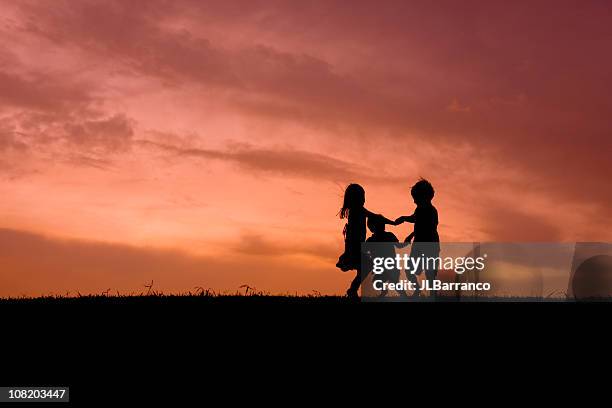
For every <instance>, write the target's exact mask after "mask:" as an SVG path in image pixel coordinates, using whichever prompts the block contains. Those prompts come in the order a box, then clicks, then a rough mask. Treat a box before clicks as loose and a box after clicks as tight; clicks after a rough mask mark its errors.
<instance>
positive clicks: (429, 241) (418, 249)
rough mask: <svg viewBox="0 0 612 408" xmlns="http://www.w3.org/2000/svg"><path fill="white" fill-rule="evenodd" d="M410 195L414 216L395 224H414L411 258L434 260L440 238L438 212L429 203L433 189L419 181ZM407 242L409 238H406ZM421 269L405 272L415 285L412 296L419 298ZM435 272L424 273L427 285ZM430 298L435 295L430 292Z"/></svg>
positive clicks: (437, 254)
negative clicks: (423, 257) (422, 257)
mask: <svg viewBox="0 0 612 408" xmlns="http://www.w3.org/2000/svg"><path fill="white" fill-rule="evenodd" d="M410 194H411V195H412V198H413V200H414V203H415V204H416V209H415V211H414V214H412V215H408V216H402V217H399V218H398V219H396V220H395V223H396V224H401V223H403V222H410V223H413V224H414V232H413V233H412V234H411V236H414V243H413V245H412V248H411V250H410V256H411V257H420V256H422V255H424V256H425V257H426V258H434V257H438V256H439V255H440V237H439V236H438V210H436V207H434V206H433V204H432V203H431V201H432V200H433V198H434V194H435V191H434V188H433V186H432V185H431V183H430V182H429V181H427V180H425V179H423V178H422V179H420V180H419V181H417V183H416V184H415V185H414V186H412V189H411V190H410ZM406 240H407V241H409V240H410V237H408V238H406ZM422 270H423V268H422V267H419V268H417V269H416V270H414V271H409V270H406V275H407V277H408V279H409V280H410V281H411V282H412V283H413V284H414V285H416V288H417V289H416V290H415V292H414V296H419V293H420V289H419V286H418V283H417V278H416V277H417V275H420V274H421V271H422ZM437 272H438V271H437V270H435V269H429V270H426V271H425V276H426V278H427V280H428V281H429V283H430V284H431V282H432V281H433V280H434V279H435V278H436V275H437ZM431 296H432V297H435V296H436V293H435V292H434V291H432V293H431Z"/></svg>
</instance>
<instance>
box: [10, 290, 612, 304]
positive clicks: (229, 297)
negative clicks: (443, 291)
mask: <svg viewBox="0 0 612 408" xmlns="http://www.w3.org/2000/svg"><path fill="white" fill-rule="evenodd" d="M605 300H606V301H610V300H611V299H605ZM565 301H567V300H566V299H563V298H539V297H511V296H508V297H483V296H481V297H478V298H473V297H462V298H461V299H456V298H453V297H438V298H436V299H435V300H433V299H431V298H428V297H426V296H423V297H419V298H408V299H406V298H404V299H401V298H399V297H389V298H384V299H379V298H365V299H362V300H361V301H360V300H352V299H348V298H347V297H345V296H324V295H319V294H313V295H302V296H300V295H271V294H259V293H248V294H243V293H235V294H212V293H207V292H202V293H199V294H194V293H187V294H162V293H154V294H135V295H134V294H129V295H110V294H101V295H77V296H43V297H15V298H0V305H7V304H13V305H19V304H68V305H87V304H102V305H103V304H120V305H121V304H168V305H173V304H176V305H179V304H190V303H191V304H207V303H235V304H256V303H277V304H291V303H294V304H299V303H302V304H350V303H360V302H361V303H374V302H376V303H381V302H384V303H399V302H408V303H429V302H439V303H456V302H461V303H464V302H470V303H474V302H483V303H491V302H540V303H541V302H545V303H558V302H565Z"/></svg>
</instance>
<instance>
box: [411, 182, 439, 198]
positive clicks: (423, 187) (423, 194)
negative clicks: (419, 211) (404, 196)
mask: <svg viewBox="0 0 612 408" xmlns="http://www.w3.org/2000/svg"><path fill="white" fill-rule="evenodd" d="M410 194H411V195H412V198H414V199H415V201H421V200H423V201H431V200H433V198H434V194H435V191H434V188H433V186H432V185H431V183H430V182H429V181H427V180H425V179H424V178H422V177H421V178H420V179H419V181H417V182H416V184H415V185H414V186H412V188H411V189H410Z"/></svg>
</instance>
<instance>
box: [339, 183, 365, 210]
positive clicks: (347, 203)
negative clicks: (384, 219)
mask: <svg viewBox="0 0 612 408" xmlns="http://www.w3.org/2000/svg"><path fill="white" fill-rule="evenodd" d="M364 202H365V190H364V189H363V187H361V186H360V185H359V184H354V183H353V184H349V185H348V186H347V187H346V190H345V191H344V201H343V202H342V208H340V218H347V217H348V215H349V212H350V210H351V208H355V207H359V206H363V204H364Z"/></svg>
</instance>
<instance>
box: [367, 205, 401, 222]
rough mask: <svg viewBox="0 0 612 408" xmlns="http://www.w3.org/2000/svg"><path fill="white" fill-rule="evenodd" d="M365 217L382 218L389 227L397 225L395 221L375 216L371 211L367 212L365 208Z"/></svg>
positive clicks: (380, 215)
mask: <svg viewBox="0 0 612 408" xmlns="http://www.w3.org/2000/svg"><path fill="white" fill-rule="evenodd" d="M364 210H365V213H366V216H368V217H371V216H373V215H375V216H378V217H382V219H383V221H384V222H385V224H391V225H397V223H396V222H395V221H391V220H390V219H388V218H387V217H385V216H384V215H382V214H376V213H373V212H372V211H370V210H368V209H367V208H364Z"/></svg>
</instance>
